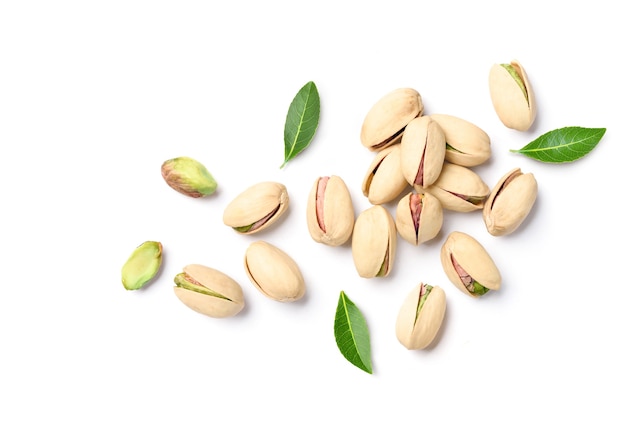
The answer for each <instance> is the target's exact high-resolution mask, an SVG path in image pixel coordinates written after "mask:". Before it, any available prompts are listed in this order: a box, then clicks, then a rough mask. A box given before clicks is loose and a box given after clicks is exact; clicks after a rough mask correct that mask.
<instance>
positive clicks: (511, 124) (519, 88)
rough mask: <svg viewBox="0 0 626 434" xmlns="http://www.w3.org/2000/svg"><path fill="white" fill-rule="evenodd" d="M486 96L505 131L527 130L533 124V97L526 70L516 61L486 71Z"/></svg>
mask: <svg viewBox="0 0 626 434" xmlns="http://www.w3.org/2000/svg"><path fill="white" fill-rule="evenodd" d="M489 93H490V94H491V102H492V103H493V108H494V109H495V111H496V114H497V115H498V117H499V118H500V121H501V122H502V123H503V124H504V125H505V126H506V127H508V128H512V129H514V130H518V131H526V130H528V129H529V128H530V127H531V125H532V124H533V122H534V121H535V116H536V108H535V95H534V93H533V89H532V87H531V86H530V82H529V81H528V76H527V75H526V71H525V70H524V68H522V65H520V63H519V62H518V61H516V60H512V61H511V63H510V64H508V63H502V64H495V65H493V66H492V67H491V70H490V71H489Z"/></svg>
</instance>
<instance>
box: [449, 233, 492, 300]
mask: <svg viewBox="0 0 626 434" xmlns="http://www.w3.org/2000/svg"><path fill="white" fill-rule="evenodd" d="M441 264H442V265H443V270H444V271H445V273H446V275H447V276H448V279H450V281H451V282H452V283H453V284H454V286H456V287H457V288H459V289H460V290H461V291H463V292H464V293H466V294H468V295H470V296H472V297H480V296H481V295H484V294H485V293H487V292H488V291H490V290H492V291H493V290H497V289H500V285H501V282H502V279H501V277H500V271H499V270H498V267H496V264H495V263H494V262H493V259H491V256H489V253H487V251H486V250H485V248H484V247H483V246H482V244H480V243H479V242H478V241H477V240H476V239H475V238H473V237H471V236H470V235H467V234H466V233H464V232H452V233H450V235H448V238H447V239H446V241H445V242H444V243H443V245H442V246H441Z"/></svg>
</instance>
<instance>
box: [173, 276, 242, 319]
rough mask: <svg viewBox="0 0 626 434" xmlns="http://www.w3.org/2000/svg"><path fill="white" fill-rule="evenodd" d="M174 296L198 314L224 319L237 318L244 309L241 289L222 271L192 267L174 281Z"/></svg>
mask: <svg viewBox="0 0 626 434" xmlns="http://www.w3.org/2000/svg"><path fill="white" fill-rule="evenodd" d="M174 283H175V284H176V286H175V287H174V294H176V296H177V297H178V299H179V300H180V301H182V302H183V303H184V304H185V305H186V306H187V307H189V308H191V309H193V310H195V311H196V312H198V313H201V314H204V315H207V316H210V317H213V318H225V317H229V316H234V315H236V314H238V313H239V312H240V311H241V310H242V309H243V307H244V304H245V302H244V298H243V291H242V290H241V286H240V285H239V284H238V283H237V282H236V281H234V280H233V279H231V278H230V277H229V276H227V275H226V274H224V273H222V272H221V271H218V270H215V269H213V268H209V267H205V266H204V265H198V264H192V265H187V266H186V267H185V268H183V272H182V273H179V274H177V275H176V277H174Z"/></svg>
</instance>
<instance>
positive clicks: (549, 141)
mask: <svg viewBox="0 0 626 434" xmlns="http://www.w3.org/2000/svg"><path fill="white" fill-rule="evenodd" d="M605 132H606V128H583V127H565V128H559V129H556V130H552V131H549V132H547V133H545V134H543V135H541V136H539V137H538V138H536V139H535V140H533V141H532V142H530V143H529V144H527V145H526V146H524V147H523V148H521V149H517V150H515V149H511V150H510V151H511V152H517V153H518V154H524V155H526V156H527V157H530V158H533V159H535V160H538V161H543V162H544V163H568V162H570V161H575V160H578V159H579V158H582V157H584V156H585V155H587V154H588V153H589V152H591V150H592V149H593V148H595V146H596V145H597V144H598V142H599V141H600V139H602V136H604V133H605Z"/></svg>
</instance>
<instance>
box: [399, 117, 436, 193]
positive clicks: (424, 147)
mask: <svg viewBox="0 0 626 434" xmlns="http://www.w3.org/2000/svg"><path fill="white" fill-rule="evenodd" d="M400 147H401V162H402V163H401V168H402V174H403V175H404V178H405V179H406V181H407V182H408V183H409V184H410V185H419V186H422V187H424V188H426V187H428V186H430V185H431V184H433V183H434V182H435V181H436V180H437V178H438V177H439V174H440V173H441V168H442V166H443V161H444V158H445V156H446V138H445V135H444V133H443V130H442V129H441V127H440V126H439V124H438V123H437V122H435V121H434V120H433V119H432V118H431V117H430V116H420V117H419V118H416V119H413V120H412V121H411V122H409V124H408V125H407V126H406V128H405V130H404V135H403V136H402V141H401V143H400Z"/></svg>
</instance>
